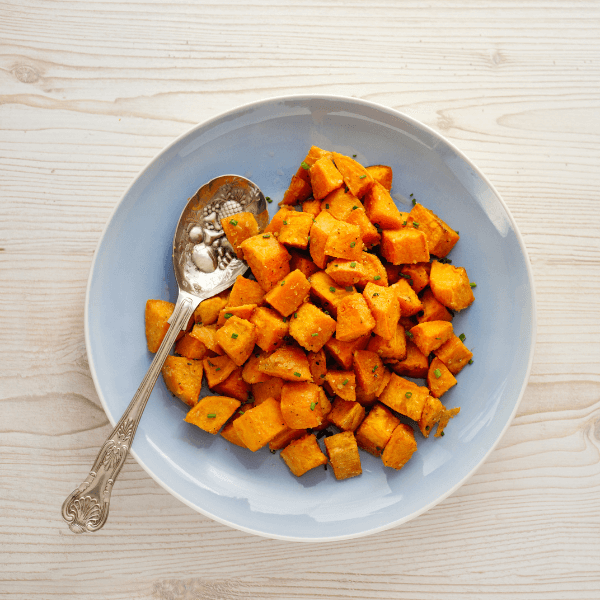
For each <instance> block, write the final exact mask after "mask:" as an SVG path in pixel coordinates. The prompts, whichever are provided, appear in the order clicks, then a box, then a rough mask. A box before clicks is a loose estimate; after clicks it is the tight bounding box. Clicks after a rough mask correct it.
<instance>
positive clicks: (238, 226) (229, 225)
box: [221, 212, 260, 259]
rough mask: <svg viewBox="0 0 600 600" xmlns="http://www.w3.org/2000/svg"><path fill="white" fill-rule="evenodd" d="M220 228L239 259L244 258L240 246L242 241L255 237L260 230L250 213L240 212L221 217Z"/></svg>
mask: <svg viewBox="0 0 600 600" xmlns="http://www.w3.org/2000/svg"><path fill="white" fill-rule="evenodd" d="M221 227H223V231H224V232H225V235H226V236H227V240H228V241H229V243H230V244H231V247H232V248H233V249H234V250H235V253H236V254H237V257H238V258H239V259H243V258H244V254H243V253H242V250H241V248H240V244H241V243H242V242H243V241H244V240H247V239H248V238H251V237H252V236H254V235H257V234H258V232H259V230H260V229H259V227H258V223H257V222H256V219H255V217H254V215H253V214H252V213H250V212H241V213H237V214H235V215H232V216H231V217H223V218H222V219H221Z"/></svg>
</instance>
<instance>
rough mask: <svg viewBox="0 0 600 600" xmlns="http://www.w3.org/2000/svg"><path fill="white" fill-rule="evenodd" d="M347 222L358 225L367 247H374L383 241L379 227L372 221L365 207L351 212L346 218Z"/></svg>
mask: <svg viewBox="0 0 600 600" xmlns="http://www.w3.org/2000/svg"><path fill="white" fill-rule="evenodd" d="M346 222H348V223H351V224H352V225H358V228H359V229H360V237H361V239H362V242H363V244H364V246H365V248H373V247H374V246H377V245H378V244H379V242H380V241H381V235H380V234H379V231H377V227H375V225H373V223H371V221H370V220H369V217H368V216H367V213H366V212H365V210H364V208H363V209H360V208H359V209H357V210H355V211H353V212H351V213H350V214H349V215H348V217H347V218H346Z"/></svg>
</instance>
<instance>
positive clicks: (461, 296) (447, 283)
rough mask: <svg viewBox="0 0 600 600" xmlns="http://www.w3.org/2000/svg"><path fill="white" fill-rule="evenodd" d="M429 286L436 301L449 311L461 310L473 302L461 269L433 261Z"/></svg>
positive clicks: (467, 281)
mask: <svg viewBox="0 0 600 600" xmlns="http://www.w3.org/2000/svg"><path fill="white" fill-rule="evenodd" d="M429 286H430V287H431V291H432V292H433V295H434V296H435V297H436V299H437V300H439V301H440V302H441V303H442V304H443V305H444V306H446V307H448V308H450V309H451V310H463V309H465V308H467V306H470V305H471V304H472V303H473V301H474V300H475V296H474V295H473V290H472V289H471V285H470V282H469V276H468V275H467V272H466V271H465V269H463V267H455V266H453V265H450V264H444V263H441V262H439V261H437V260H434V261H433V262H432V263H431V273H430V275H429Z"/></svg>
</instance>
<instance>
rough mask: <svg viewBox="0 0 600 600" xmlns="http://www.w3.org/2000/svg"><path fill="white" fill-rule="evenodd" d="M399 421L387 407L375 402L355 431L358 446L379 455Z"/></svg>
mask: <svg viewBox="0 0 600 600" xmlns="http://www.w3.org/2000/svg"><path fill="white" fill-rule="evenodd" d="M399 423H400V419H399V418H398V417H396V416H395V415H394V414H393V413H392V412H391V411H390V410H389V408H387V407H385V406H383V405H382V404H379V403H377V404H375V406H373V408H372V409H371V411H370V412H369V414H368V415H367V416H366V417H365V419H364V421H363V422H362V423H361V424H360V427H359V428H358V430H357V431H356V442H357V444H358V447H359V448H362V449H363V450H365V451H366V452H368V453H369V454H372V455H373V456H381V453H382V452H383V449H384V448H385V447H386V445H387V443H388V442H389V441H390V437H392V432H393V431H394V429H396V427H398V425H399Z"/></svg>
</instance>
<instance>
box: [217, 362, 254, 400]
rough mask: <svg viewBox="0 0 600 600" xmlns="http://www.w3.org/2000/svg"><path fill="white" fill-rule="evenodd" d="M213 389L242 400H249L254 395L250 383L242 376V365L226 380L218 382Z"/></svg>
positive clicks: (223, 394) (218, 392)
mask: <svg viewBox="0 0 600 600" xmlns="http://www.w3.org/2000/svg"><path fill="white" fill-rule="evenodd" d="M212 389H213V391H215V392H217V394H221V395H222V396H229V397H230V398H237V399H238V400H240V401H241V402H247V401H248V399H249V398H250V397H251V396H252V388H251V386H250V384H249V383H246V382H245V381H244V379H243V378H242V367H238V368H237V369H235V370H234V371H233V373H231V375H230V376H229V377H228V378H227V379H225V381H222V382H221V383H218V384H217V385H215V386H214V387H213V388H212Z"/></svg>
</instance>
